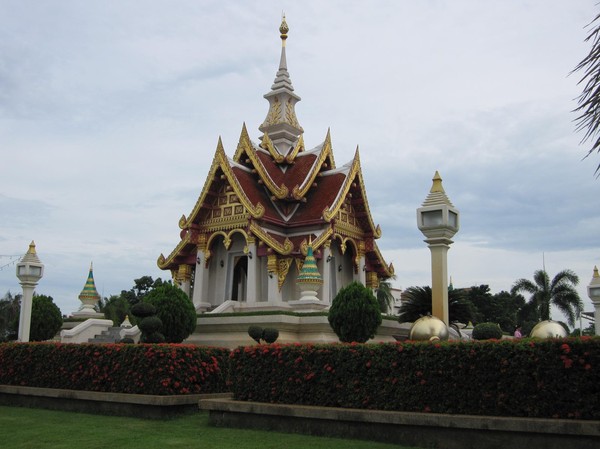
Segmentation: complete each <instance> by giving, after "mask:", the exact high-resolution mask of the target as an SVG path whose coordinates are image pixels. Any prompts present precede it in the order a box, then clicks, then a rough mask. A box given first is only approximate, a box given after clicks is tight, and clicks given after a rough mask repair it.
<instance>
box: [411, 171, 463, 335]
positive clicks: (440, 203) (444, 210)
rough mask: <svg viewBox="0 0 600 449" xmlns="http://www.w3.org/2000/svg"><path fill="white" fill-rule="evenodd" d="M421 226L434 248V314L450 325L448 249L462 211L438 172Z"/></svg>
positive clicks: (422, 209)
mask: <svg viewBox="0 0 600 449" xmlns="http://www.w3.org/2000/svg"><path fill="white" fill-rule="evenodd" d="M417 226H418V227H419V230H420V231H421V232H422V233H423V235H425V237H427V238H426V239H425V242H426V243H427V245H428V246H429V249H430V250H431V296H432V310H431V311H432V315H433V316H435V317H436V318H439V319H440V320H442V321H443V322H444V323H446V325H448V324H449V319H448V249H450V244H452V243H453V242H452V240H451V238H452V237H453V236H454V234H456V233H457V232H458V229H459V212H458V209H456V208H455V207H454V205H453V204H452V203H451V202H450V200H449V199H448V197H447V196H446V192H444V188H443V187H442V178H441V177H440V174H439V173H438V172H437V171H436V172H435V175H434V177H433V185H432V187H431V190H430V191H429V195H428V196H427V198H426V199H425V201H424V202H423V205H422V207H420V208H419V209H417Z"/></svg>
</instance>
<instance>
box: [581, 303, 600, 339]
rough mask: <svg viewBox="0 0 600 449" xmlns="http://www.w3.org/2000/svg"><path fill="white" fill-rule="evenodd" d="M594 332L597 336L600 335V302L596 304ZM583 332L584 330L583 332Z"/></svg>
mask: <svg viewBox="0 0 600 449" xmlns="http://www.w3.org/2000/svg"><path fill="white" fill-rule="evenodd" d="M594 317H596V319H595V320H594V330H595V333H596V335H600V301H598V302H594ZM581 331H582V332H583V329H582V330H581Z"/></svg>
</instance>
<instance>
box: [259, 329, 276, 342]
mask: <svg viewBox="0 0 600 449" xmlns="http://www.w3.org/2000/svg"><path fill="white" fill-rule="evenodd" d="M262 338H263V340H264V341H265V342H267V343H269V344H271V343H275V342H276V341H277V339H278V338H279V331H278V330H277V329H273V328H271V327H267V328H265V329H264V330H263V335H262Z"/></svg>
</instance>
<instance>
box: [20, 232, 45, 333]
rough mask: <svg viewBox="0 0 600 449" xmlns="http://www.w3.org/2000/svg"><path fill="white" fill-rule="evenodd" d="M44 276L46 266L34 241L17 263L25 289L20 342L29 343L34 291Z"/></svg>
mask: <svg viewBox="0 0 600 449" xmlns="http://www.w3.org/2000/svg"><path fill="white" fill-rule="evenodd" d="M43 275H44V264H43V263H42V262H41V261H40V259H39V258H38V256H37V254H36V252H35V243H34V242H33V241H32V242H31V243H30V244H29V250H27V254H25V256H23V259H21V261H20V262H19V263H17V277H18V278H19V281H20V283H21V286H22V287H23V298H22V299H21V314H20V315H19V341H29V330H30V328H31V305H32V302H33V290H34V289H35V286H36V285H37V283H38V281H39V280H40V279H41V278H42V276H43Z"/></svg>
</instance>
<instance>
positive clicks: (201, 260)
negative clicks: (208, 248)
mask: <svg viewBox="0 0 600 449" xmlns="http://www.w3.org/2000/svg"><path fill="white" fill-rule="evenodd" d="M197 257H198V258H197V263H196V275H195V277H194V297H193V298H192V302H193V303H194V307H195V308H196V311H197V312H205V311H206V310H208V309H209V308H210V306H211V304H210V301H209V300H208V299H209V298H208V271H209V270H208V268H207V267H206V266H205V265H206V255H205V254H204V251H203V250H201V249H199V250H198V255H197Z"/></svg>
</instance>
